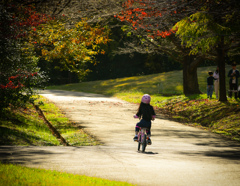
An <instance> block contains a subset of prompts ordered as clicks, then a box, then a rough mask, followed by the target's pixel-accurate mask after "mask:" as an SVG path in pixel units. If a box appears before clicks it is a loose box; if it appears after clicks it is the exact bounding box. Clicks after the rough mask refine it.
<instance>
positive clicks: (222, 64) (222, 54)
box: [217, 37, 227, 101]
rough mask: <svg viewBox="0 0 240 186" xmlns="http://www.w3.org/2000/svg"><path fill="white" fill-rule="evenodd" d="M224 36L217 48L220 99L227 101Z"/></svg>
mask: <svg viewBox="0 0 240 186" xmlns="http://www.w3.org/2000/svg"><path fill="white" fill-rule="evenodd" d="M223 45H224V37H222V38H221V42H220V44H219V45H218V48H217V63H218V67H219V101H227V95H226V78H225V60H224V58H225V51H224V50H223Z"/></svg>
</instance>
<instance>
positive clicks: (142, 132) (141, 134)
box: [138, 127, 148, 152]
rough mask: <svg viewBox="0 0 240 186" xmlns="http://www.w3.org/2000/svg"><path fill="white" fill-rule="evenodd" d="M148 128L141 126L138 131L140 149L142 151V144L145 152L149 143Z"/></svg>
mask: <svg viewBox="0 0 240 186" xmlns="http://www.w3.org/2000/svg"><path fill="white" fill-rule="evenodd" d="M147 129H148V128H145V127H142V128H140V131H139V132H138V151H140V148H141V146H142V152H145V149H146V147H147V145H148V142H147V141H148V136H147V132H146V131H147Z"/></svg>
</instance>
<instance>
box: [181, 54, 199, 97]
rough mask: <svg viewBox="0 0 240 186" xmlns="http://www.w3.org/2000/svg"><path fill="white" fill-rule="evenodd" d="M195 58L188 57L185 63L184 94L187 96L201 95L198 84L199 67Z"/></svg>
mask: <svg viewBox="0 0 240 186" xmlns="http://www.w3.org/2000/svg"><path fill="white" fill-rule="evenodd" d="M194 57H195V56H189V55H186V56H185V57H184V61H183V93H184V94H185V95H191V94H201V93H202V92H201V91H200V90H199V84H198V76H197V66H198V63H199V62H194Z"/></svg>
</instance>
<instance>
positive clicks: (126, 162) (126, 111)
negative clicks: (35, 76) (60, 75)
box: [0, 90, 240, 186]
mask: <svg viewBox="0 0 240 186" xmlns="http://www.w3.org/2000/svg"><path fill="white" fill-rule="evenodd" d="M40 94H42V95H43V96H45V97H46V98H48V99H49V100H50V101H52V102H54V103H55V104H56V105H57V106H59V107H60V108H61V109H62V111H63V112H65V113H66V115H67V116H68V117H69V118H70V119H71V120H72V121H75V122H77V123H78V124H79V125H81V126H82V127H84V129H85V130H86V131H87V132H88V133H89V134H91V135H93V136H95V137H96V138H97V139H98V140H100V141H101V142H102V143H103V145H101V146H93V147H91V146H90V147H62V146H60V147H59V146H58V147H35V146H30V147H22V146H21V147H19V146H0V160H1V161H8V162H12V163H21V164H23V165H24V166H28V167H37V168H45V169H54V170H58V171H65V172H69V173H74V174H84V175H87V176H94V177H101V178H106V179H110V180H119V181H127V182H130V183H133V184H137V185H154V186H155V185H156V186H158V185H160V186H165V185H166V186H172V185H174V186H178V185H179V186H181V185H183V186H187V185H189V186H190V185H191V186H192V185H194V186H198V185H199V186H200V185H201V186H203V185H204V186H206V185H211V186H212V185H214V186H215V185H217V186H222V185H227V186H235V185H236V186H237V185H240V144H239V143H237V142H233V141H229V140H226V139H223V138H221V137H220V136H218V135H215V134H212V133H210V132H207V131H204V130H200V129H197V128H193V127H188V126H184V125H182V124H179V123H177V122H172V121H169V120H167V119H165V118H163V117H161V116H158V117H157V119H156V120H155V121H154V122H153V124H152V142H153V144H152V145H151V146H147V149H146V153H139V152H137V143H136V142H133V140H132V138H133V135H134V126H135V124H136V122H137V120H136V119H134V118H133V117H132V116H133V114H135V112H136V110H137V105H135V104H130V103H127V102H124V101H121V100H118V99H115V98H108V97H105V96H101V95H96V94H87V93H77V92H68V91H56V90H55V91H53V90H44V91H42V92H40Z"/></svg>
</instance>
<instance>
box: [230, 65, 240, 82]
mask: <svg viewBox="0 0 240 186" xmlns="http://www.w3.org/2000/svg"><path fill="white" fill-rule="evenodd" d="M232 73H233V69H231V70H229V72H228V77H230V79H229V84H232V80H233V78H234V77H235V78H236V84H237V85H238V78H239V76H240V74H239V71H238V70H235V74H234V75H232Z"/></svg>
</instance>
